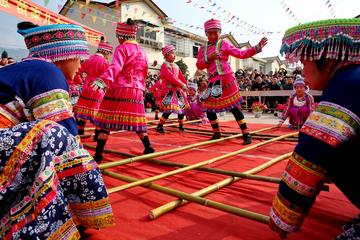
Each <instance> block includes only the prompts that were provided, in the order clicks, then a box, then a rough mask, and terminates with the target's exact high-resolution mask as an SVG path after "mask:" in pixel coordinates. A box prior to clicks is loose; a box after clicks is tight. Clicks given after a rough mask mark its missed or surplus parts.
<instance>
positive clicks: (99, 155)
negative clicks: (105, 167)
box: [94, 153, 104, 164]
mask: <svg viewBox="0 0 360 240" xmlns="http://www.w3.org/2000/svg"><path fill="white" fill-rule="evenodd" d="M103 159H104V157H103V156H102V154H97V153H95V155H94V160H95V161H96V163H98V164H100V163H101V162H102V160H103Z"/></svg>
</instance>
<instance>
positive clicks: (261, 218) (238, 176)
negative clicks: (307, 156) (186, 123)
mask: <svg viewBox="0 0 360 240" xmlns="http://www.w3.org/2000/svg"><path fill="white" fill-rule="evenodd" d="M174 125H175V124H174ZM271 129H273V127H270V128H263V129H259V130H256V131H253V132H252V134H254V133H258V132H262V131H266V130H271ZM297 134H298V133H297V132H294V133H289V134H285V135H282V136H279V137H275V138H272V139H270V140H267V141H264V142H260V143H257V144H254V145H251V146H249V147H246V148H243V149H240V150H237V151H235V152H231V153H228V154H225V155H222V156H219V157H215V158H212V159H210V160H206V161H202V162H199V163H196V164H192V165H184V164H183V165H182V166H177V167H182V168H180V169H176V170H173V171H170V172H167V173H163V174H160V175H156V176H153V177H149V178H146V179H141V180H139V179H136V178H132V177H128V176H124V175H121V174H118V173H114V172H111V171H108V170H106V169H107V168H111V167H115V166H121V165H125V164H128V163H132V162H135V161H142V160H149V159H152V158H154V157H157V156H163V155H166V154H171V153H175V152H180V151H184V150H187V149H190V148H194V147H198V146H203V145H208V144H213V143H217V142H221V141H225V140H229V139H232V138H236V137H240V136H242V134H236V135H232V136H229V137H226V138H222V139H217V140H211V141H205V142H200V143H195V144H190V145H187V146H183V147H178V148H175V149H170V150H166V151H162V152H156V153H152V154H148V155H143V156H136V157H130V158H128V159H124V160H120V161H115V162H110V163H104V164H101V165H100V166H99V167H100V168H101V169H102V172H103V174H104V175H108V176H110V177H113V178H116V179H120V180H123V181H126V182H129V183H128V184H125V185H121V186H118V187H114V188H111V189H109V190H108V192H109V193H114V192H117V191H121V190H125V189H128V188H131V187H135V186H144V187H148V188H151V189H154V190H157V191H160V192H163V193H167V194H169V195H172V196H176V197H180V199H179V200H176V201H173V202H170V203H168V204H165V205H163V206H161V207H159V208H156V209H153V210H152V211H151V212H150V217H151V218H152V219H155V218H157V217H159V216H161V215H162V214H164V213H166V212H168V211H170V210H172V209H175V208H177V207H179V206H181V205H183V204H185V203H187V202H188V201H190V202H195V203H198V204H201V205H206V206H208V207H212V208H216V209H219V210H222V211H225V212H229V213H232V214H235V215H239V216H243V217H245V218H249V219H253V220H256V221H258V222H262V223H268V221H269V217H268V216H265V215H262V214H258V213H254V212H251V211H247V210H244V209H240V208H236V207H233V206H230V205H226V204H222V203H219V202H215V201H211V200H208V199H205V198H202V197H201V196H204V195H206V194H209V193H211V192H214V191H216V190H218V189H220V188H222V187H225V186H227V185H229V184H231V183H233V182H236V181H240V180H242V179H244V178H249V179H254V180H260V181H267V182H275V183H279V182H280V179H278V178H271V177H265V176H256V175H253V174H255V173H257V172H259V171H262V170H263V169H265V168H268V167H270V166H272V165H273V164H275V163H277V162H279V161H281V160H283V159H286V158H288V157H289V156H290V155H291V153H287V154H285V155H282V156H280V157H277V158H275V159H272V160H271V161H269V162H268V163H265V164H262V165H260V166H258V167H256V168H254V169H251V170H248V171H246V172H244V173H238V172H231V171H226V170H220V169H213V168H204V167H203V166H205V165H208V164H211V163H214V162H217V161H221V160H224V159H226V158H228V157H231V156H235V155H237V154H240V153H243V152H246V151H249V150H252V149H255V148H257V147H260V146H263V145H265V144H269V143H271V142H275V141H278V140H281V139H285V138H288V137H293V136H295V135H297ZM85 146H88V147H92V146H91V145H88V144H85ZM105 151H107V152H113V153H119V152H117V151H114V150H105ZM151 161H152V162H155V163H159V164H168V165H171V163H169V162H166V161H159V160H151ZM172 164H174V163H172ZM175 165H176V163H175ZM194 169H195V170H203V171H209V172H214V173H219V174H224V175H229V176H231V177H230V178H227V179H224V180H222V181H220V182H218V183H215V184H213V185H211V186H209V187H207V188H205V189H202V190H199V191H197V192H195V193H193V194H188V193H185V192H181V191H178V190H174V189H170V188H166V187H163V186H160V185H157V184H153V183H152V182H154V181H156V180H159V179H163V178H166V177H168V176H172V175H175V174H178V173H182V172H185V171H189V170H194Z"/></svg>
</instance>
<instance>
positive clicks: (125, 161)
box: [99, 127, 275, 169]
mask: <svg viewBox="0 0 360 240" xmlns="http://www.w3.org/2000/svg"><path fill="white" fill-rule="evenodd" d="M273 128H275V127H268V128H262V129H259V130H255V131H253V132H252V133H254V132H262V131H266V130H270V129H273ZM241 136H242V134H241V133H240V134H236V135H233V136H229V137H226V138H220V139H216V140H209V141H204V142H199V143H194V144H190V145H186V146H182V147H177V148H173V149H169V150H165V151H161V152H154V153H150V154H146V155H141V156H137V157H132V158H128V159H123V160H119V161H115V162H109V163H103V164H100V165H99V168H100V169H106V168H111V167H116V166H121V165H125V164H128V163H132V162H136V161H142V160H146V159H150V158H154V157H159V156H164V155H167V154H172V153H177V152H180V151H184V150H187V149H191V148H195V147H199V146H204V145H209V144H214V143H218V142H223V141H226V140H229V139H233V138H237V137H241Z"/></svg>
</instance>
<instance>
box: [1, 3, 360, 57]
mask: <svg viewBox="0 0 360 240" xmlns="http://www.w3.org/2000/svg"><path fill="white" fill-rule="evenodd" d="M153 1H154V2H155V3H156V4H157V5H158V6H159V7H160V8H161V9H162V10H163V11H164V12H165V13H166V14H167V15H168V16H169V17H171V18H173V19H174V20H176V22H175V23H174V25H175V26H178V27H180V28H184V29H186V30H188V31H191V32H194V33H197V34H200V35H204V33H203V31H202V30H199V29H198V30H196V29H194V28H189V27H185V26H184V25H185V24H189V25H194V26H199V27H201V26H203V23H204V21H206V20H207V19H209V18H212V17H214V16H213V15H212V13H209V12H207V10H212V11H217V8H218V7H221V11H226V13H224V14H227V13H228V12H230V13H231V14H232V15H231V16H235V18H239V19H242V20H245V21H246V22H248V23H250V24H251V25H254V26H256V27H258V28H261V29H264V30H266V31H273V32H275V31H280V33H276V34H267V35H266V36H267V37H268V38H269V44H268V46H267V47H266V48H265V49H264V52H263V53H261V54H260V55H259V56H260V57H268V56H275V55H278V52H279V48H280V44H281V38H282V35H283V33H284V31H285V30H286V29H287V28H289V27H291V26H294V25H296V24H297V20H298V21H299V22H301V23H305V22H308V21H315V20H320V19H327V18H331V17H332V13H331V11H330V9H329V8H328V7H326V6H325V4H326V3H327V2H328V1H329V2H328V3H331V6H332V9H333V11H334V13H335V16H336V17H337V18H348V17H355V16H356V15H359V14H360V0H251V1H250V0H191V2H190V3H187V2H189V0H153ZM34 2H36V3H38V4H40V5H42V6H44V0H34ZM64 2H65V1H64V0H50V2H49V4H48V5H47V7H48V8H49V9H52V10H53V11H57V9H58V4H63V3H64ZM214 3H215V4H216V5H214V6H211V5H213V4H214ZM285 5H286V6H285ZM200 7H204V8H200ZM287 8H289V9H290V10H291V11H292V13H293V14H294V17H291V16H289V14H287V13H286V12H285V11H286V9H287ZM231 16H230V17H231ZM295 18H296V19H297V20H295ZM0 21H1V22H6V24H1V25H0V35H1V37H0V48H25V45H24V43H23V39H22V38H21V37H20V35H18V34H17V33H16V24H17V23H18V22H19V21H20V20H19V19H17V18H15V17H13V16H10V15H8V14H6V13H4V12H0ZM179 23H181V24H179ZM235 25H236V24H235ZM90 27H91V26H90ZM109 27H110V25H109ZM230 31H231V32H232V33H233V34H234V35H235V37H236V39H237V40H238V41H239V42H246V41H250V43H251V44H256V43H257V42H258V41H259V39H260V38H261V37H262V35H258V34H251V33H248V32H246V31H245V29H244V26H239V27H234V25H232V24H231V23H230V24H227V23H226V22H225V23H223V32H224V33H227V32H230Z"/></svg>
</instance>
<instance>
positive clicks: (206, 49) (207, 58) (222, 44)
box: [196, 19, 267, 144]
mask: <svg viewBox="0 0 360 240" xmlns="http://www.w3.org/2000/svg"><path fill="white" fill-rule="evenodd" d="M204 28H205V34H206V36H207V38H208V40H209V42H208V43H207V44H206V45H205V46H202V47H201V48H200V51H199V55H198V59H197V63H196V66H197V68H198V69H200V70H203V69H205V68H206V69H207V72H208V78H209V83H208V86H207V89H206V90H205V91H204V93H203V94H202V96H201V100H202V101H203V110H204V111H205V112H206V113H207V117H208V119H209V121H210V123H211V127H212V128H213V131H214V134H213V136H212V138H211V139H218V138H220V137H221V134H220V128H219V123H218V118H217V115H216V113H218V112H225V111H230V112H231V113H232V114H233V115H234V117H235V119H236V121H237V122H238V124H239V126H240V128H241V131H242V133H243V138H244V144H250V143H251V136H250V134H249V130H248V129H247V126H246V122H245V119H244V115H243V113H242V112H241V110H240V108H239V107H240V105H241V102H242V97H241V95H240V92H239V88H238V84H237V82H236V79H235V77H234V73H233V71H232V70H231V67H230V65H229V63H228V59H229V56H233V57H236V58H249V57H251V56H253V55H255V54H256V53H258V52H260V51H261V49H262V48H263V47H264V46H265V45H266V44H267V38H263V39H261V41H260V42H259V44H257V45H256V46H255V47H252V48H249V49H246V50H240V49H238V48H236V47H234V46H233V45H231V44H230V43H229V42H227V41H225V40H223V39H222V38H221V37H220V34H221V23H220V21H219V20H215V19H211V20H209V21H206V22H205V24H204Z"/></svg>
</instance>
